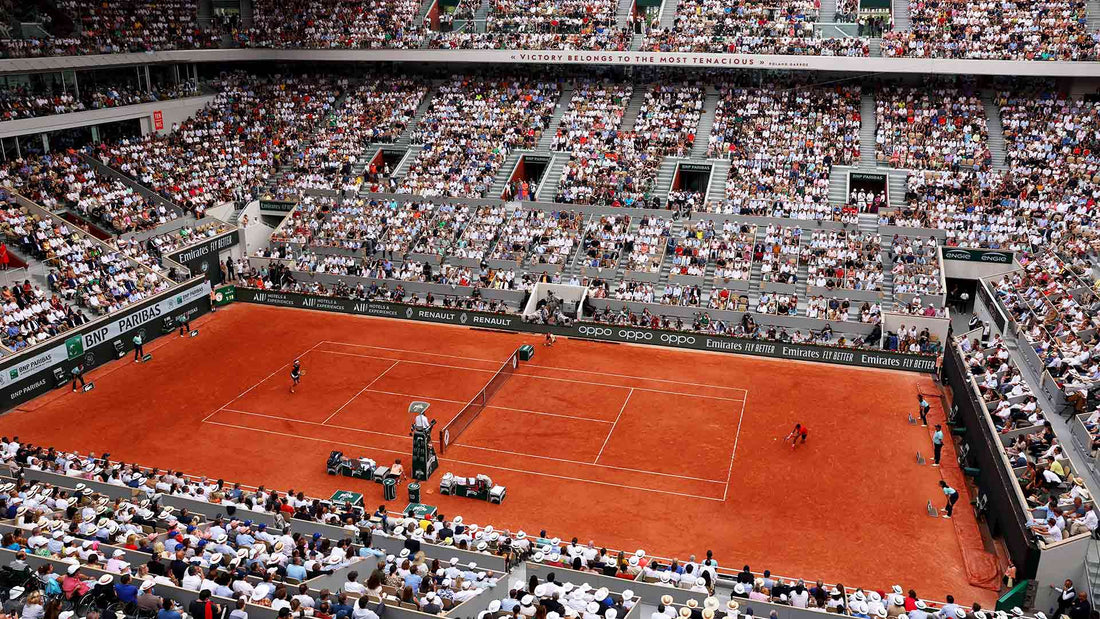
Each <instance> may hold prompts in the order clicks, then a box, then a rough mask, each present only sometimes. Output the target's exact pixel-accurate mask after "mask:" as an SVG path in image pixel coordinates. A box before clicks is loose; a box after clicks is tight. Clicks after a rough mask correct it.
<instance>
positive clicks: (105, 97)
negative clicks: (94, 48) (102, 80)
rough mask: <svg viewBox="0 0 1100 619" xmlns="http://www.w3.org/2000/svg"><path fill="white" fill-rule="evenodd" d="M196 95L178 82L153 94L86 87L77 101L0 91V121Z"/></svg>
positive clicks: (35, 91) (69, 96) (24, 90)
mask: <svg viewBox="0 0 1100 619" xmlns="http://www.w3.org/2000/svg"><path fill="white" fill-rule="evenodd" d="M196 94H198V88H197V87H196V86H195V85H194V84H193V83H191V82H181V83H180V84H176V85H168V86H163V87H159V88H153V89H152V90H144V89H139V88H135V87H133V86H132V85H129V84H123V85H119V86H113V87H112V86H102V87H88V86H85V87H84V88H83V89H82V92H81V93H80V96H79V97H77V96H76V95H75V94H74V93H72V92H67V91H62V92H48V91H43V90H41V89H39V88H30V87H27V86H20V87H9V88H7V89H4V90H0V121H5V120H18V119H20V118H37V117H39V116H50V115H52V114H68V113H70V112H83V111H86V110H99V109H104V108H112V107H119V106H123V105H134V104H137V103H150V102H152V101H164V100H167V99H178V98H180V97H190V96H194V95H196Z"/></svg>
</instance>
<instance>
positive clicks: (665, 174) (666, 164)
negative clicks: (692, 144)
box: [652, 157, 684, 207]
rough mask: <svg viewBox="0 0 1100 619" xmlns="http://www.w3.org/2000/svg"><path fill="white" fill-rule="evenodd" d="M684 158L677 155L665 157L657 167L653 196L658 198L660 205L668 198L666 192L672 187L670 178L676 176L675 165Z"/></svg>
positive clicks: (663, 204)
mask: <svg viewBox="0 0 1100 619" xmlns="http://www.w3.org/2000/svg"><path fill="white" fill-rule="evenodd" d="M681 161H684V159H680V158H679V157H665V158H664V160H663V161H661V167H660V168H658V169H657V178H656V179H654V181H653V192H652V194H653V197H655V198H657V199H658V200H659V203H660V204H661V206H662V207H663V206H665V203H666V201H667V200H668V192H669V191H670V190H671V189H672V180H673V178H675V176H676V166H677V165H679V163H680V162H681Z"/></svg>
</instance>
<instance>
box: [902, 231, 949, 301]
mask: <svg viewBox="0 0 1100 619" xmlns="http://www.w3.org/2000/svg"><path fill="white" fill-rule="evenodd" d="M936 245H937V243H936V237H934V236H930V237H928V238H926V239H921V238H919V237H911V236H901V235H898V234H895V235H894V238H893V241H892V242H891V245H890V262H892V263H893V265H894V266H893V267H891V269H890V271H891V273H892V274H893V278H894V294H915V295H938V294H942V293H943V286H942V283H941V281H942V277H943V273H942V265H941V264H940V259H939V256H938V254H937V252H936Z"/></svg>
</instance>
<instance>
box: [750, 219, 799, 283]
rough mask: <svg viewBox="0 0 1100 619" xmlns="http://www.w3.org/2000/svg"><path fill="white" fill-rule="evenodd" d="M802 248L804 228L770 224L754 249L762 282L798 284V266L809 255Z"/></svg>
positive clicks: (754, 258) (754, 256)
mask: <svg viewBox="0 0 1100 619" xmlns="http://www.w3.org/2000/svg"><path fill="white" fill-rule="evenodd" d="M806 252H807V248H806V247H804V246H802V228H798V227H789V226H779V225H776V224H770V225H769V226H768V227H767V228H765V229H764V236H763V238H762V239H760V241H758V242H757V243H756V244H755V245H754V247H753V257H752V259H753V261H754V262H757V263H759V264H760V280H761V281H762V282H766V283H777V284H797V283H798V266H799V264H800V263H802V262H803V261H804V257H805V256H806V255H807V254H806Z"/></svg>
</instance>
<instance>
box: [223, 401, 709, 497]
mask: <svg viewBox="0 0 1100 619" xmlns="http://www.w3.org/2000/svg"><path fill="white" fill-rule="evenodd" d="M423 399H429V398H423ZM218 412H227V413H239V414H241V415H250V416H252V417H264V418H266V419H277V420H279V421H290V422H293V423H304V424H308V425H311V426H324V427H326V428H337V429H340V430H349V431H351V432H363V433H365V434H377V435H379V436H387V437H392V438H400V439H405V438H408V436H407V435H405V436H403V435H400V434H392V433H390V432H379V431H377V430H365V429H363V428H352V427H349V426H341V425H337V424H334V423H329V424H325V423H321V422H317V421H309V420H307V419H295V418H293V417H280V416H278V415H267V414H264V413H253V412H251V411H242V410H239V409H235V408H223V409H221V410H219V411H218ZM206 423H215V422H213V421H208V422H206ZM223 425H225V424H223ZM459 447H468V448H470V449H478V450H481V451H490V452H494V453H502V454H508V455H510V456H525V457H528V458H538V459H540V460H552V461H554V462H567V463H569V464H581V465H584V466H595V467H599V468H605V469H614V470H616V471H629V472H631V473H644V474H646V475H659V476H661V477H672V478H675V479H686V480H689V481H702V482H707V483H711V484H720V483H722V480H720V479H703V478H702V477H691V476H688V475H676V474H673V473H659V472H657V471H647V470H644V469H632V468H628V467H625V466H613V465H610V464H595V463H592V462H581V461H580V460H568V459H565V458H556V457H550V456H540V455H537V454H529V453H524V452H520V451H508V450H505V449H495V448H492V447H478V446H477V445H462V444H455V445H452V446H451V449H457V448H459Z"/></svg>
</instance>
